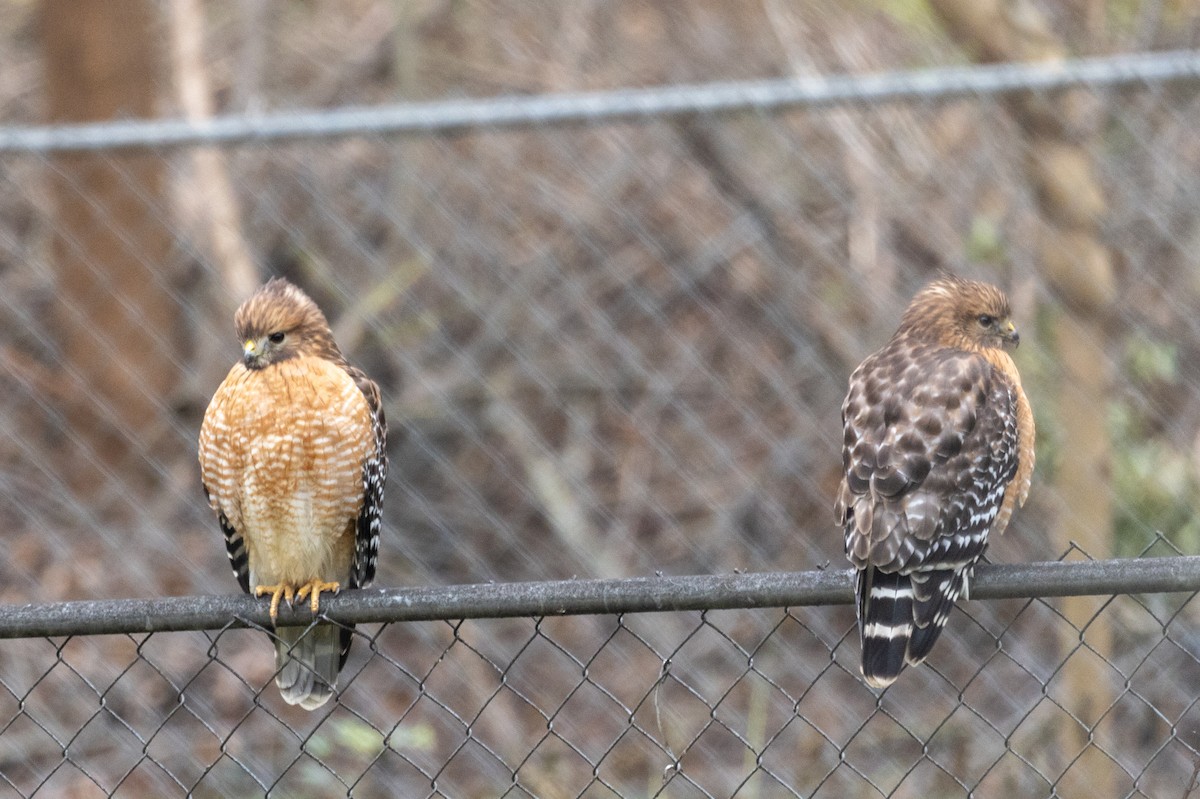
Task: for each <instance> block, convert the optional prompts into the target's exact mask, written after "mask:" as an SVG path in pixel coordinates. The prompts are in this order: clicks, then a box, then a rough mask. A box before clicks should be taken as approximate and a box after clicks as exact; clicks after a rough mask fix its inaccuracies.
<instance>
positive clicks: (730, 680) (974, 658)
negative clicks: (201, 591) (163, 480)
mask: <svg viewBox="0 0 1200 799" xmlns="http://www.w3.org/2000/svg"><path fill="white" fill-rule="evenodd" d="M1197 588H1200V558H1197V557H1191V558H1187V557H1174V558H1152V559H1146V560H1134V561H1106V562H1094V561H1087V560H1084V561H1078V560H1074V561H1072V560H1066V561H1064V562H1061V563H1043V564H1029V565H1024V566H1009V567H1004V566H1000V567H986V566H985V567H982V568H981V569H980V574H979V575H978V581H977V583H976V586H975V591H976V594H977V595H979V596H982V597H984V598H994V597H1033V596H1039V595H1041V594H1052V595H1054V596H1072V595H1074V596H1079V595H1086V594H1091V593H1102V592H1105V591H1112V590H1118V589H1122V590H1127V591H1135V590H1156V589H1157V590H1177V591H1184V592H1186V593H1183V594H1177V595H1168V594H1146V595H1141V596H1139V595H1134V594H1124V595H1120V596H1096V597H1091V598H1089V599H1088V600H1087V601H1088V607H1089V614H1090V616H1089V618H1088V620H1087V621H1086V622H1085V623H1084V624H1083V625H1082V626H1076V625H1075V624H1074V623H1073V622H1071V621H1070V620H1069V619H1067V618H1066V616H1065V615H1064V614H1063V613H1062V612H1061V610H1060V609H1059V608H1058V607H1057V606H1056V604H1055V602H1054V601H1052V600H1048V599H1044V598H1038V599H1009V600H1006V601H1003V602H997V603H996V604H995V605H993V606H991V607H988V608H987V609H986V611H983V610H981V608H980V607H979V606H978V605H969V606H968V607H967V611H968V612H966V613H961V614H956V616H955V618H954V621H953V627H952V629H953V633H952V635H948V636H947V638H948V639H950V640H948V641H947V644H949V645H950V647H951V648H952V649H953V652H954V654H953V656H950V657H938V658H935V659H934V661H933V664H932V666H929V667H923V668H920V669H917V670H912V671H910V672H909V673H906V674H905V675H904V676H903V678H902V680H901V682H900V683H898V684H897V685H896V686H895V687H894V688H891V689H890V690H888V691H887V692H886V693H883V694H882V695H879V694H876V693H873V692H872V691H870V690H869V689H867V688H866V687H865V685H864V684H863V683H862V682H861V680H860V678H859V677H858V675H857V656H858V646H857V641H856V636H855V635H854V627H853V624H852V622H850V621H849V620H848V614H847V613H846V612H837V613H834V612H831V611H820V610H817V609H814V608H813V607H804V606H816V605H829V604H837V603H840V604H846V603H848V602H849V600H850V598H851V593H852V589H851V578H850V573H849V572H848V571H844V570H839V571H837V572H813V573H807V574H805V573H798V574H786V575H785V574H759V575H740V576H739V575H730V576H726V577H693V578H666V577H659V578H647V579H642V580H607V581H605V580H599V581H597V580H591V581H576V582H558V583H532V584H529V583H527V584H493V585H480V586H459V587H448V588H444V589H424V590H391V591H369V592H361V593H357V594H354V595H345V596H342V597H340V598H338V599H336V600H331V601H330V603H329V605H330V607H331V609H330V610H327V611H326V613H327V616H326V618H333V619H336V620H339V621H343V622H346V623H352V622H360V623H361V622H363V621H379V620H384V621H385V622H386V623H384V624H382V625H380V626H378V627H372V628H362V627H359V628H357V630H356V637H357V639H358V643H357V647H358V649H359V650H360V653H361V654H359V655H358V656H356V657H354V658H353V659H352V661H351V663H350V665H349V668H348V669H347V671H346V673H345V674H344V675H343V678H342V685H341V687H340V691H339V693H338V695H337V697H336V702H335V703H334V707H333V709H332V710H329V711H322V712H319V713H313V714H308V713H306V712H304V711H300V710H298V709H296V708H289V707H287V706H286V705H283V704H282V703H281V702H280V701H279V699H278V697H277V696H276V695H275V691H274V687H273V684H272V681H271V676H272V675H271V667H270V665H269V664H270V662H271V654H270V649H271V648H270V647H269V646H268V644H267V636H268V633H267V632H266V630H267V629H268V628H266V627H264V626H263V625H264V624H266V622H267V619H266V616H265V613H264V610H263V607H262V605H261V603H259V604H256V603H255V602H254V601H253V600H251V599H249V598H248V597H221V598H213V597H192V598H181V599H177V600H165V601H138V602H130V601H110V602H103V603H67V604H64V605H58V606H36V607H28V608H24V609H22V610H21V611H19V612H18V613H17V614H16V615H15V616H10V617H9V618H8V619H7V620H5V621H6V624H5V625H4V626H3V627H0V633H2V634H3V635H4V636H6V637H14V636H21V638H19V639H18V640H15V641H10V642H9V645H12V649H11V651H10V652H11V654H10V656H9V657H6V659H5V663H4V667H3V670H2V671H0V712H2V715H3V719H4V723H3V726H2V727H0V747H3V751H4V752H5V757H4V761H3V768H2V769H0V774H2V776H3V780H4V782H5V784H6V786H7V787H8V788H10V789H11V790H12V791H14V792H15V795H20V796H34V795H39V796H40V795H46V796H59V795H63V796H68V795H69V796H89V795H118V796H162V795H171V794H182V793H187V794H188V795H196V796H248V795H258V794H260V793H268V794H275V795H280V796H333V795H345V794H349V795H356V796H445V797H451V796H549V797H558V796H621V797H627V796H831V797H832V796H836V797H844V796H875V795H881V794H882V795H890V796H955V795H962V794H964V793H966V794H973V795H979V796H993V795H999V794H1001V793H1009V794H1013V795H1018V796H1049V795H1082V792H1083V791H1085V790H1090V791H1092V792H1093V795H1095V794H1100V795H1106V796H1108V795H1111V796H1153V797H1163V796H1168V797H1169V796H1187V795H1190V793H1191V792H1192V791H1193V790H1194V789H1196V788H1197V787H1200V786H1198V785H1197V782H1196V776H1197V773H1200V708H1198V707H1197V701H1196V697H1195V686H1196V685H1197V684H1200V682H1198V681H1200V641H1198V640H1197V637H1196V635H1195V631H1194V629H1193V628H1194V626H1195V625H1194V622H1195V614H1196V608H1195V591H1196V590H1197ZM773 604H788V605H790V607H789V608H787V609H782V608H770V609H760V610H749V609H747V608H751V607H759V606H768V605H773ZM692 608H702V609H701V610H690V609H692ZM600 609H604V610H606V611H609V613H607V614H606V615H591V616H570V617H568V616H563V615H561V614H562V613H566V612H570V613H578V612H581V611H584V612H594V611H598V610H600ZM647 611H658V612H647ZM551 613H552V614H554V615H549V614H551ZM244 626H248V627H250V628H253V629H252V630H249V631H248V630H245V629H242V627H244ZM205 627H208V628H210V629H208V630H205V631H203V632H200V631H199V630H203V628H205ZM189 628H195V629H197V630H198V631H197V632H195V633H190V634H185V633H183V632H179V631H181V630H185V629H189ZM72 630H74V631H76V632H78V633H94V632H97V631H105V632H108V633H110V634H109V635H107V636H105V637H79V636H78V635H76V636H70V635H68V636H66V637H54V638H37V637H32V636H35V635H36V634H37V632H58V633H66V632H70V631H72ZM148 630H158V631H159V632H146V631H148ZM163 630H172V631H175V632H173V633H167V632H162V631H163ZM116 633H123V634H116ZM1114 633H1115V634H1114ZM1117 638H1119V640H1120V645H1119V646H1117V647H1114V640H1115V639H1117ZM6 649H8V645H6ZM1080 660H1087V661H1094V662H1095V663H1096V664H1097V665H1098V666H1099V671H1098V672H1097V675H1096V676H1097V677H1098V681H1097V682H1095V683H1093V684H1092V685H1091V686H1090V688H1089V691H1088V692H1087V693H1086V694H1084V695H1080V694H1079V693H1078V692H1077V691H1076V690H1075V688H1074V687H1073V686H1072V685H1071V684H1070V681H1069V679H1066V678H1064V676H1063V675H1064V674H1065V673H1066V671H1067V670H1068V668H1069V667H1070V665H1071V664H1072V662H1073V661H1080ZM1189 696H1190V697H1191V698H1188V697H1189ZM1097 758H1103V759H1104V760H1105V761H1106V762H1108V763H1110V764H1111V766H1112V768H1111V769H1110V771H1111V778H1112V781H1111V782H1100V781H1098V779H1097V776H1098V775H1097V773H1096V766H1095V762H1096V759H1097Z"/></svg>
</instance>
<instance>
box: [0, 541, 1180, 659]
mask: <svg viewBox="0 0 1200 799" xmlns="http://www.w3.org/2000/svg"><path fill="white" fill-rule="evenodd" d="M853 580H854V572H853V571H852V570H849V569H827V570H822V571H811V572H786V573H785V572H780V573H757V574H729V575H695V576H685V577H672V576H662V575H660V576H656V577H642V578H631V579H611V580H565V581H543V582H524V583H490V584H483V585H454V586H438V587H422V588H390V589H382V588H370V589H363V590H359V591H348V592H345V593H341V594H337V595H334V596H329V597H325V598H323V599H322V600H321V602H322V614H321V615H322V617H324V618H327V619H329V620H331V621H334V622H338V623H340V624H373V623H389V622H408V621H434V620H447V619H498V618H513V617H529V616H533V617H537V616H574V615H585V614H613V613H616V614H623V613H661V612H667V611H684V610H727V609H736V608H743V609H746V608H787V607H809V606H820V605H847V604H850V603H851V602H853V599H854V591H853ZM1195 591H1200V555H1190V556H1188V555H1180V556H1176V557H1165V558H1123V559H1116V560H1100V561H1097V560H1087V561H1046V562H1039V563H1017V564H991V563H982V564H979V566H977V567H976V570H975V577H974V579H973V580H972V581H971V591H970V593H971V598H972V599H979V600H987V599H1037V598H1042V597H1067V596H1111V595H1115V594H1142V593H1146V594H1158V593H1171V592H1195ZM266 607H267V605H266V603H265V602H263V601H261V600H259V599H255V598H253V597H251V596H249V595H246V594H230V595H223V596H190V597H164V598H161V599H110V600H98V601H77V602H54V603H43V604H28V605H17V606H6V607H3V608H0V639H2V638H30V637H39V636H64V635H65V636H70V635H113V634H133V633H152V632H178V631H184V630H219V629H226V628H228V627H229V626H230V620H231V619H234V620H236V621H237V624H238V625H244V626H258V627H262V626H266V625H267V624H268V623H269V621H270V619H269V618H268V615H267V611H266ZM311 618H312V614H311V613H310V612H309V611H308V610H307V609H306V608H305V607H304V605H303V603H299V604H298V605H296V606H295V607H288V606H287V605H286V604H284V605H283V606H282V607H281V608H280V612H279V619H280V621H281V623H282V624H289V623H290V624H307V623H309V621H310V620H311Z"/></svg>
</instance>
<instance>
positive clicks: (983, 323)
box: [271, 314, 996, 341]
mask: <svg viewBox="0 0 1200 799" xmlns="http://www.w3.org/2000/svg"><path fill="white" fill-rule="evenodd" d="M995 321H996V320H995V319H994V318H992V317H990V316H988V315H987V314H984V315H983V316H981V317H979V326H980V327H991V326H992V325H993V324H994V323H995ZM271 340H272V341H274V340H275V339H271Z"/></svg>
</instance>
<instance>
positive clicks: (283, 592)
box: [254, 583, 303, 624]
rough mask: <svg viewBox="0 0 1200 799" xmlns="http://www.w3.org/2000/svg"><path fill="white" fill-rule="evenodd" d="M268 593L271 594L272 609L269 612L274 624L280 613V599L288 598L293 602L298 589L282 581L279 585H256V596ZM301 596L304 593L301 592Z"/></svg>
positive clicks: (290, 602) (289, 601)
mask: <svg viewBox="0 0 1200 799" xmlns="http://www.w3.org/2000/svg"><path fill="white" fill-rule="evenodd" d="M266 594H270V595H271V610H270V611H269V612H270V614H271V624H274V623H275V618H276V617H277V616H278V615H279V600H280V599H281V598H282V599H286V600H287V601H288V604H289V605H290V604H292V599H293V597H295V595H296V589H294V588H292V586H290V585H288V584H287V583H280V584H279V585H260V586H257V587H255V589H254V595H255V596H264V595H266ZM301 596H303V594H301Z"/></svg>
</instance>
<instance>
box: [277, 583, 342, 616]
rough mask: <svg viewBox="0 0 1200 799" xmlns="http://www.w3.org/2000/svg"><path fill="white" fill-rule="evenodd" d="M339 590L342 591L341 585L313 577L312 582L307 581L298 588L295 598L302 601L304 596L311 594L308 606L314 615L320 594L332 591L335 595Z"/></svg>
mask: <svg viewBox="0 0 1200 799" xmlns="http://www.w3.org/2000/svg"><path fill="white" fill-rule="evenodd" d="M340 590H342V585H341V583H327V582H325V581H324V580H322V579H321V578H319V577H314V578H313V579H312V580H309V581H308V582H307V583H305V584H304V585H302V586H300V590H298V591H297V592H296V596H297V597H299V598H300V599H304V597H305V595H308V594H311V595H312V601H311V602H310V603H309V606H310V607H311V608H312V612H313V614H314V615H315V614H316V613H317V610H318V608H319V606H320V603H321V592H322V591H332V592H333V593H335V594H336V593H337V592H338V591H340ZM289 601H290V598H289Z"/></svg>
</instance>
